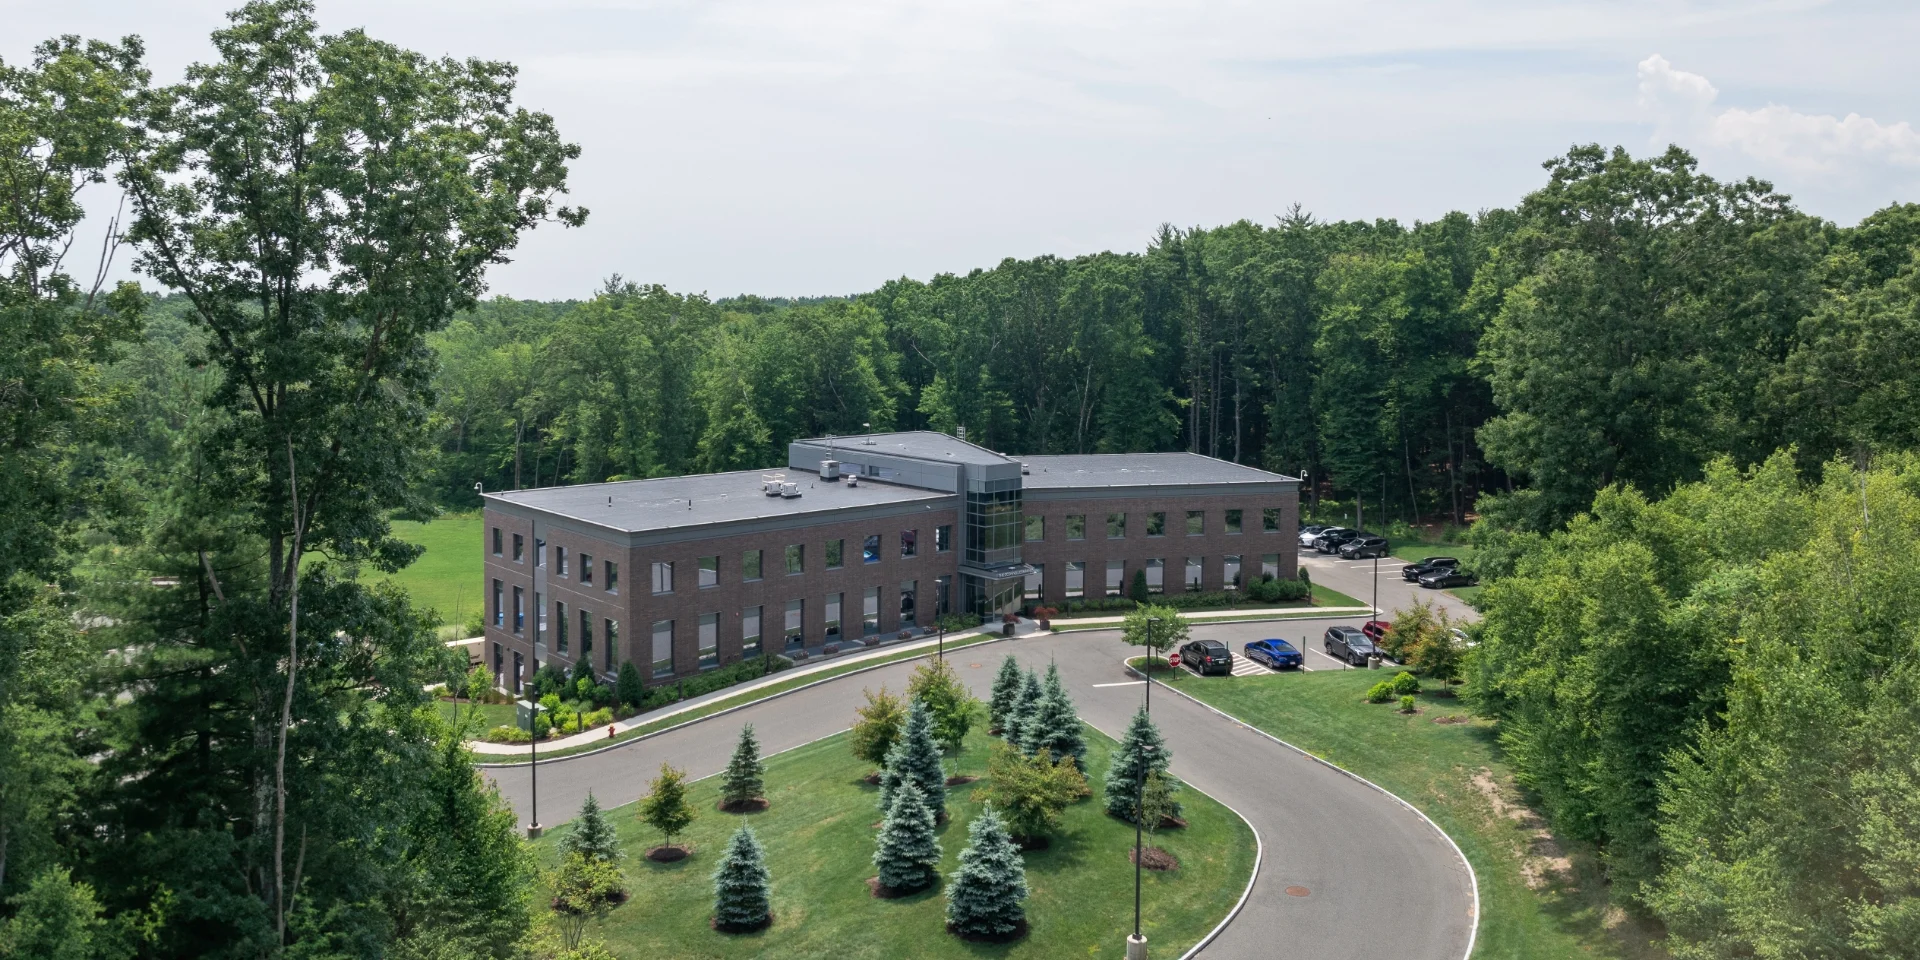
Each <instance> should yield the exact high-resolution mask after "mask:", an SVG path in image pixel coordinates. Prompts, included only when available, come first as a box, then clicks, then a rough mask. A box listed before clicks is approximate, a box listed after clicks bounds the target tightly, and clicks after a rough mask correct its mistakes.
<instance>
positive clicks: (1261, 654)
mask: <svg viewBox="0 0 1920 960" xmlns="http://www.w3.org/2000/svg"><path fill="white" fill-rule="evenodd" d="M1245 653H1246V657H1247V659H1248V660H1252V661H1253V662H1254V663H1257V664H1260V665H1262V666H1265V667H1268V668H1271V669H1274V670H1298V669H1300V668H1301V667H1304V666H1306V664H1307V660H1306V658H1305V657H1303V656H1301V655H1300V651H1298V650H1295V649H1294V648H1293V644H1291V643H1288V642H1286V641H1285V640H1255V641H1253V642H1251V643H1249V644H1247V647H1246V651H1245Z"/></svg>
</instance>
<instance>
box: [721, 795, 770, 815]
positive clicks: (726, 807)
mask: <svg viewBox="0 0 1920 960" xmlns="http://www.w3.org/2000/svg"><path fill="white" fill-rule="evenodd" d="M771 806H773V804H771V803H769V802H767V798H766V797H754V798H753V799H752V800H748V801H747V802H745V803H741V804H728V803H727V802H726V801H725V800H722V801H720V802H719V803H716V804H714V808H715V809H717V810H719V811H720V812H721V813H760V812H761V811H764V810H766V809H767V808H768V807H771Z"/></svg>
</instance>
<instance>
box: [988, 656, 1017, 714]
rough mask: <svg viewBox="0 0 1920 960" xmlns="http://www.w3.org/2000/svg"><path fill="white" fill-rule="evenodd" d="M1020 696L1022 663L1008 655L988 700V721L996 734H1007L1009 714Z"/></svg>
mask: <svg viewBox="0 0 1920 960" xmlns="http://www.w3.org/2000/svg"><path fill="white" fill-rule="evenodd" d="M1019 696H1020V663H1019V661H1017V660H1015V659H1014V658H1013V654H1007V657H1006V659H1004V660H1001V661H1000V671H999V672H998V673H996V674H994V675H993V694H992V696H990V697H989V698H988V700H987V720H988V725H989V726H991V727H992V728H993V729H994V731H995V732H1005V730H1006V728H1007V714H1009V713H1010V712H1012V710H1013V702H1014V701H1015V700H1016V699H1018V698H1019Z"/></svg>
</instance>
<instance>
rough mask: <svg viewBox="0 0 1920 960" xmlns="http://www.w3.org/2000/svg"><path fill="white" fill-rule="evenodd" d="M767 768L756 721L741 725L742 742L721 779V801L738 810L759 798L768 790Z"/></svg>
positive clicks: (725, 805)
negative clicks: (754, 733)
mask: <svg viewBox="0 0 1920 960" xmlns="http://www.w3.org/2000/svg"><path fill="white" fill-rule="evenodd" d="M766 777H767V767H766V764H764V763H761V762H760V740H759V738H758V737H755V736H754V735H753V724H751V723H749V724H747V725H746V726H744V727H741V728H740V742H739V744H737V745H736V746H735V747H734V748H733V759H732V760H729V761H727V772H726V775H725V777H724V778H722V780H721V782H720V804H721V806H723V807H725V808H726V809H728V810H739V809H741V808H742V807H745V806H746V805H747V804H750V803H752V802H753V801H755V800H757V799H759V798H760V794H761V792H762V791H764V790H765V789H766Z"/></svg>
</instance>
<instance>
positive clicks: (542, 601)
mask: <svg viewBox="0 0 1920 960" xmlns="http://www.w3.org/2000/svg"><path fill="white" fill-rule="evenodd" d="M533 642H534V643H546V642H547V601H546V595H545V594H542V593H541V592H540V591H538V590H535V591H534V592H533ZM560 652H561V653H566V652H567V648H565V647H561V648H560Z"/></svg>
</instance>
